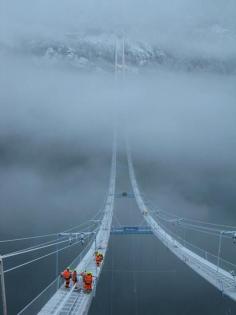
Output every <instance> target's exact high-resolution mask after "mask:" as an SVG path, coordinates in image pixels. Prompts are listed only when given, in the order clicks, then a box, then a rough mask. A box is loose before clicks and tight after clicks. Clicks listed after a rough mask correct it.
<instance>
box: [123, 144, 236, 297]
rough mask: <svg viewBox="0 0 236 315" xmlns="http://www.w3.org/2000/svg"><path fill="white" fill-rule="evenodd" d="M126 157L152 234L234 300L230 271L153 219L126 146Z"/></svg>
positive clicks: (235, 291)
mask: <svg viewBox="0 0 236 315" xmlns="http://www.w3.org/2000/svg"><path fill="white" fill-rule="evenodd" d="M127 158H128V166H129V176H130V181H131V185H132V188H133V192H134V196H135V199H136V202H137V205H138V207H139V209H140V211H141V213H142V214H143V217H144V219H145V221H146V222H147V223H148V225H149V226H150V227H151V229H152V231H153V234H154V235H155V236H156V237H157V238H158V239H159V240H160V241H161V242H162V243H163V244H164V245H165V246H166V247H167V248H169V250H170V251H171V252H172V253H174V254H175V255H176V256H177V257H178V258H179V259H180V260H182V261H183V262H184V263H185V264H186V265H188V266H189V267H190V268H191V269H192V270H194V271H195V272H197V273H198V274H199V275H200V276H202V277H203V278H204V279H205V280H207V281H208V282H209V283H211V284H212V285H213V286H215V287H216V288H217V289H218V290H220V291H221V292H222V294H224V295H227V296H228V297H230V298H231V299H232V300H234V301H236V282H235V277H234V276H233V275H231V273H230V272H228V271H226V270H224V269H222V268H218V267H217V266H216V265H215V264H213V263H211V262H209V261H208V260H206V259H204V258H202V257H201V256H199V255H197V254H195V253H194V252H192V251H191V250H189V249H188V248H186V247H185V246H184V245H182V244H181V243H180V242H178V241H177V240H176V239H175V238H174V237H172V236H171V235H170V234H169V233H167V232H166V231H165V230H164V229H163V228H162V227H161V226H160V224H158V222H157V221H156V220H154V218H153V217H152V215H151V214H150V213H149V211H148V207H147V206H146V205H145V203H144V201H143V198H142V196H141V194H140V191H139V188H138V184H137V180H136V177H135V172H134V167H133V162H132V157H131V154H130V151H129V148H127Z"/></svg>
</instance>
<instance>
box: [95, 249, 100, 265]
mask: <svg viewBox="0 0 236 315" xmlns="http://www.w3.org/2000/svg"><path fill="white" fill-rule="evenodd" d="M95 261H96V265H97V267H99V266H100V263H101V257H100V255H99V253H98V252H97V253H96V254H95Z"/></svg>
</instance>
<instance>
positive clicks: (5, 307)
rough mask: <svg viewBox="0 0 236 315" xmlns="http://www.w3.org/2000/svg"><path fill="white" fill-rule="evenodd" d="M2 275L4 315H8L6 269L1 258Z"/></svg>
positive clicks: (0, 269)
mask: <svg viewBox="0 0 236 315" xmlns="http://www.w3.org/2000/svg"><path fill="white" fill-rule="evenodd" d="M0 273H1V290H2V307H3V315H7V299H6V288H5V279H4V267H3V259H2V257H1V256H0Z"/></svg>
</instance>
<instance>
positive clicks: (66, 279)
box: [61, 267, 71, 289]
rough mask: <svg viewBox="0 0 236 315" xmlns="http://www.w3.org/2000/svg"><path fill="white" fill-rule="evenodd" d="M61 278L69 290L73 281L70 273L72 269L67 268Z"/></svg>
mask: <svg viewBox="0 0 236 315" xmlns="http://www.w3.org/2000/svg"><path fill="white" fill-rule="evenodd" d="M61 276H62V277H63V278H64V279H65V288H67V289H68V288H69V287H70V279H71V272H70V268H69V267H67V268H66V269H65V270H64V271H63V272H62V273H61Z"/></svg>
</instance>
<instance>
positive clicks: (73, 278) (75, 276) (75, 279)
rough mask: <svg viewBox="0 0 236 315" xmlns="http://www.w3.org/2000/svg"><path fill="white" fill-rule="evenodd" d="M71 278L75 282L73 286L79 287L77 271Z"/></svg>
mask: <svg viewBox="0 0 236 315" xmlns="http://www.w3.org/2000/svg"><path fill="white" fill-rule="evenodd" d="M71 278H72V281H73V285H75V286H77V282H78V279H77V271H76V270H74V271H73V272H72V275H71Z"/></svg>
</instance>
